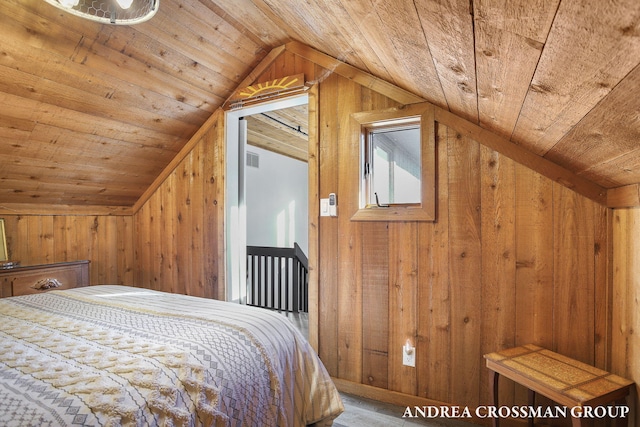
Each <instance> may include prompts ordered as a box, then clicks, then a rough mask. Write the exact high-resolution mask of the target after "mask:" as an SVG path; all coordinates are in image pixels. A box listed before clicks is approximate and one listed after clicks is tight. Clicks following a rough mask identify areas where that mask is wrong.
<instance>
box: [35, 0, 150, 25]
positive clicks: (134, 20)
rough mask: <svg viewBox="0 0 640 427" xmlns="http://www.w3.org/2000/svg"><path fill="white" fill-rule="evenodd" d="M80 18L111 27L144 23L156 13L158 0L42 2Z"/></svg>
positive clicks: (57, 0) (66, 0)
mask: <svg viewBox="0 0 640 427" xmlns="http://www.w3.org/2000/svg"><path fill="white" fill-rule="evenodd" d="M44 1H46V2H47V3H49V4H51V5H53V6H55V7H57V8H59V9H62V10H64V11H65V12H68V13H71V14H73V15H76V16H80V17H82V18H86V19H90V20H92V21H96V22H100V23H102V24H111V25H133V24H139V23H141V22H145V21H147V20H149V19H151V17H153V15H155V14H156V12H157V11H158V7H159V4H160V0H44Z"/></svg>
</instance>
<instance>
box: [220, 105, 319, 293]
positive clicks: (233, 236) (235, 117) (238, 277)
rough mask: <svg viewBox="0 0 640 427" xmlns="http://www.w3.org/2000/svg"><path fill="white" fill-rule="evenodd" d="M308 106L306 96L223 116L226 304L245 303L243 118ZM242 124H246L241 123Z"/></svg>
mask: <svg viewBox="0 0 640 427" xmlns="http://www.w3.org/2000/svg"><path fill="white" fill-rule="evenodd" d="M308 102H309V96H308V94H306V93H305V94H302V95H295V96H292V97H290V98H283V99H279V100H276V101H273V102H264V103H261V104H258V105H252V106H250V107H244V108H240V109H237V110H231V111H226V112H225V149H226V153H227V156H226V158H227V162H226V180H225V183H226V184H225V187H226V188H225V191H226V198H225V200H226V207H225V216H226V220H225V224H226V227H225V228H226V229H225V239H226V250H225V258H226V260H225V265H226V275H225V276H226V278H227V283H226V290H227V292H226V295H227V301H232V302H237V303H240V304H244V303H245V302H246V299H247V286H246V284H247V283H246V282H247V271H246V270H247V263H246V258H247V223H246V221H247V216H246V204H245V199H244V197H245V190H246V188H245V179H244V165H245V158H246V125H244V126H243V125H242V124H241V119H242V118H243V117H245V116H252V115H254V114H259V113H264V112H267V111H273V110H281V109H283V108H289V107H297V106H299V105H304V104H307V103H308ZM245 123H246V122H245Z"/></svg>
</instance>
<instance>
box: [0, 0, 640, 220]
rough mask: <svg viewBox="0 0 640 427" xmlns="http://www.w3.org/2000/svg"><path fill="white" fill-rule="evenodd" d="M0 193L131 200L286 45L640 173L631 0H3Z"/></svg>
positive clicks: (581, 157) (637, 59)
mask: <svg viewBox="0 0 640 427" xmlns="http://www.w3.org/2000/svg"><path fill="white" fill-rule="evenodd" d="M0 40H1V42H0V207H1V206H5V207H6V206H17V205H20V204H28V203H36V204H40V205H48V204H49V205H50V204H58V205H94V206H98V205H105V206H116V207H117V206H127V207H130V206H133V204H134V203H135V202H136V200H137V199H138V198H139V197H140V195H141V194H142V193H143V192H144V191H145V189H146V188H147V187H148V186H149V185H150V184H151V183H152V182H153V180H154V179H155V178H156V177H157V176H158V175H159V174H160V172H161V171H162V170H163V168H164V167H165V166H166V165H167V164H168V163H169V162H170V161H171V159H172V158H173V157H174V156H175V155H176V153H177V152H178V151H179V150H180V149H181V147H183V146H184V144H186V142H187V141H188V140H189V138H190V137H191V136H192V135H193V134H194V133H195V132H196V130H197V129H198V128H199V127H200V126H202V124H203V123H204V122H205V121H206V120H207V118H208V117H209V116H210V115H211V114H212V113H213V112H214V111H215V110H216V109H217V108H218V107H219V106H220V105H221V104H222V103H223V102H224V101H225V99H227V98H228V97H229V96H230V95H231V93H232V92H233V91H234V90H235V89H236V87H237V86H238V85H239V83H240V82H241V81H242V80H243V78H244V77H246V76H247V75H248V74H249V72H250V71H251V70H252V69H253V68H254V67H255V66H256V65H257V64H258V63H259V62H260V61H261V60H262V59H263V58H264V57H265V56H266V55H267V54H268V53H269V52H270V51H271V49H273V48H275V47H278V46H281V45H283V44H285V43H287V42H290V41H298V42H301V43H304V44H306V45H309V46H310V47H312V48H314V49H317V50H319V51H321V52H324V53H326V54H328V55H330V56H333V57H335V58H337V59H339V60H341V61H344V62H346V63H348V64H351V65H353V66H355V67H358V68H360V69H362V70H364V71H366V72H369V73H371V74H373V75H375V76H377V77H379V78H381V79H384V80H387V81H389V82H391V83H394V84H396V85H398V86H400V87H402V88H404V89H407V90H409V91H411V92H413V93H415V94H417V95H419V96H421V97H423V98H425V99H427V100H428V101H430V102H432V103H434V104H436V105H438V106H440V107H442V108H445V109H448V110H450V111H451V112H453V113H455V114H456V115H459V116H461V117H463V118H465V119H467V120H469V121H471V122H473V123H476V124H479V125H480V126H482V127H484V128H486V129H489V130H491V131H493V132H495V133H496V134H498V135H500V136H503V137H506V138H508V139H510V140H511V141H512V142H513V143H514V144H517V145H520V146H521V147H524V148H526V149H527V150H530V151H531V152H532V153H534V154H536V155H538V156H543V157H545V158H547V159H548V160H551V161H553V162H556V163H558V164H560V165H562V166H564V167H566V168H567V169H569V170H571V171H573V172H575V173H576V174H578V175H581V176H583V177H585V178H587V179H589V180H592V181H593V182H595V183H597V184H599V185H601V186H603V187H606V188H614V187H620V186H624V185H627V184H635V183H640V67H639V63H640V2H638V1H637V0H620V1H610V0H547V1H531V0H519V1H504V0H471V1H470V0H460V1H456V0H440V1H431V0H395V1H387V0H308V1H304V2H303V1H297V0H161V1H160V9H159V12H158V13H157V14H156V16H155V17H154V18H153V19H152V20H151V21H149V22H146V23H143V24H139V25H137V26H132V27H123V26H106V25H99V24H94V23H92V22H90V21H86V20H83V19H80V18H77V17H75V16H71V15H68V14H65V13H64V12H62V11H60V10H58V9H56V8H54V7H52V6H51V5H49V4H47V3H45V2H44V1H43V0H3V1H1V2H0Z"/></svg>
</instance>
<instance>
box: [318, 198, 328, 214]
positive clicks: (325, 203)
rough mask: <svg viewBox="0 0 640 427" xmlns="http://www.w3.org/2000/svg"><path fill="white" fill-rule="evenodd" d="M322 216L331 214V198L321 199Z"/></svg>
mask: <svg viewBox="0 0 640 427" xmlns="http://www.w3.org/2000/svg"><path fill="white" fill-rule="evenodd" d="M320 216H330V214H329V199H320Z"/></svg>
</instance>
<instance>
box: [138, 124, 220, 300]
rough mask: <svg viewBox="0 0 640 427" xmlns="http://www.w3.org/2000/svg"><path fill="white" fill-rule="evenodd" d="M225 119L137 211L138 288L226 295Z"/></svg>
mask: <svg viewBox="0 0 640 427" xmlns="http://www.w3.org/2000/svg"><path fill="white" fill-rule="evenodd" d="M218 117H219V118H220V117H222V115H221V114H218ZM220 121H221V119H218V120H210V121H208V122H207V123H208V126H210V128H209V129H201V131H199V133H198V135H200V136H199V138H198V140H197V141H195V142H194V143H193V148H192V149H191V150H190V151H189V152H188V153H187V154H186V156H185V157H184V158H183V159H182V160H181V162H179V163H178V164H177V165H176V167H175V168H174V169H173V171H171V172H170V173H169V174H168V175H167V177H166V178H165V179H164V181H163V182H162V183H161V184H160V185H159V186H158V188H157V189H156V191H155V192H154V193H153V194H152V195H151V196H150V197H149V199H148V200H147V201H146V202H145V203H144V204H142V206H141V207H140V208H139V209H138V210H137V211H136V212H134V215H133V218H134V219H133V223H134V228H135V233H134V235H135V243H134V246H135V260H136V265H137V269H136V273H135V284H136V286H139V287H143V288H149V289H156V290H160V291H166V292H174V293H179V294H187V295H194V296H200V297H206V298H219V299H224V254H223V250H224V247H223V242H224V231H223V224H222V221H223V219H224V200H223V194H224V184H223V182H224V181H223V180H224V156H223V154H222V149H223V147H224V139H223V137H222V134H221V129H222V126H221V123H220Z"/></svg>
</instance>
